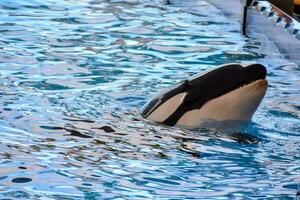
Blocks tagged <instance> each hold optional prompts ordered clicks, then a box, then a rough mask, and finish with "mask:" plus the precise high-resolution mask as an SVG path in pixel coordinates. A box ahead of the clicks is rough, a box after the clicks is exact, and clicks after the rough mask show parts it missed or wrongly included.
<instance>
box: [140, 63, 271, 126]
mask: <svg viewBox="0 0 300 200" xmlns="http://www.w3.org/2000/svg"><path fill="white" fill-rule="evenodd" d="M266 73H267V72H266V68H265V67H264V66H263V65H261V64H253V65H249V66H246V67H243V66H241V65H239V64H229V65H225V66H221V67H219V68H216V69H213V70H211V71H209V72H207V73H204V74H200V75H198V76H195V77H192V78H190V79H187V80H184V81H182V82H180V83H178V84H177V85H175V86H174V87H171V88H169V89H167V90H165V91H163V92H161V93H159V94H158V95H156V96H155V97H154V98H153V99H152V100H151V101H150V102H149V103H148V104H146V105H145V106H144V107H143V108H142V110H141V115H142V116H143V117H144V118H147V117H148V116H149V115H150V114H151V113H152V112H153V111H154V110H155V109H157V108H158V107H159V106H160V105H162V104H163V103H164V102H166V101H167V100H168V99H170V98H172V97H173V96H175V95H177V94H180V93H186V96H185V98H184V100H183V102H182V104H181V105H180V106H179V107H178V108H177V109H176V111H175V112H173V113H172V114H171V115H170V116H169V117H168V118H167V119H166V120H165V121H164V122H163V123H164V124H167V125H170V126H173V125H175V124H176V123H177V122H178V120H179V119H180V118H181V117H182V116H183V115H184V114H185V113H186V112H188V111H190V110H194V109H200V108H201V107H202V106H203V105H204V104H205V103H206V102H208V101H210V100H212V99H215V98H217V97H220V96H222V95H224V94H226V93H228V92H230V91H233V90H235V89H237V88H239V87H241V86H243V85H246V84H249V83H251V82H254V81H256V80H260V79H265V78H266Z"/></svg>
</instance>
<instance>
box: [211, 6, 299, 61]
mask: <svg viewBox="0 0 300 200" xmlns="http://www.w3.org/2000/svg"><path fill="white" fill-rule="evenodd" d="M207 1H208V2H209V3H211V4H212V5H214V6H216V7H217V8H218V9H220V10H221V11H222V12H223V13H224V15H225V16H226V17H228V18H229V19H231V20H237V21H241V23H242V18H243V9H244V1H239V0H226V2H225V1H224V0H207ZM246 18H247V20H246V30H245V33H246V35H247V36H249V37H251V38H259V39H261V41H262V42H263V43H266V44H267V43H268V44H267V46H272V45H270V43H273V44H274V47H275V48H276V49H278V51H279V52H280V53H281V54H282V55H283V56H284V57H285V58H286V59H288V60H289V61H291V62H293V63H295V64H297V65H298V66H299V65H300V59H299V57H300V23H299V22H298V21H297V20H296V19H294V18H293V17H291V16H289V15H288V14H286V13H285V12H283V11H282V10H280V9H278V8H277V7H276V6H274V5H273V4H271V3H269V2H267V1H256V0H254V1H253V2H252V3H251V5H250V6H249V7H248V9H247V16H246ZM241 30H242V29H241ZM268 50H269V51H272V49H270V48H268Z"/></svg>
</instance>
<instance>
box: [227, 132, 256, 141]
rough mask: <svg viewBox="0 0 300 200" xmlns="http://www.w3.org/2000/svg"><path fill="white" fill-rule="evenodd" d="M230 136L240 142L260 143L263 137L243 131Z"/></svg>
mask: <svg viewBox="0 0 300 200" xmlns="http://www.w3.org/2000/svg"><path fill="white" fill-rule="evenodd" d="M229 137H230V139H233V140H234V141H236V142H237V143H239V144H258V143H260V142H261V139H259V138H257V137H255V136H253V135H250V134H248V133H243V132H234V133H231V134H230V135H229Z"/></svg>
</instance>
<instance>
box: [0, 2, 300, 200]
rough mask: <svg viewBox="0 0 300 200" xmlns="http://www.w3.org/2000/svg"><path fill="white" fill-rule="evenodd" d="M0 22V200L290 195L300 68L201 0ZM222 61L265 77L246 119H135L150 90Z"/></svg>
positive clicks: (5, 17)
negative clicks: (230, 124) (253, 65)
mask: <svg viewBox="0 0 300 200" xmlns="http://www.w3.org/2000/svg"><path fill="white" fill-rule="evenodd" d="M0 13H1V18H0V34H1V38H0V89H1V91H0V97H1V98H0V105H1V109H0V130H1V137H0V148H1V152H0V158H1V159H0V163H1V166H0V190H1V192H0V198H2V199H14V198H23V199H106V198H107V199H118V198H119V199H155V198H157V199H185V198H186V199H217V198H219V199H265V198H271V199H273V198H283V199H294V198H295V195H296V193H297V191H298V188H299V183H300V179H299V170H300V169H299V166H300V163H299V160H300V154H299V152H300V145H299V142H300V139H299V132H300V126H299V116H300V104H299V100H300V91H299V83H300V81H299V77H300V70H299V66H297V65H295V64H294V63H290V62H289V61H288V60H285V59H283V58H282V55H280V54H279V53H278V51H277V50H273V49H264V48H265V46H264V42H265V41H263V40H261V39H259V38H244V37H242V36H241V35H240V33H239V29H240V24H239V22H237V21H230V20H228V19H227V18H226V17H225V16H224V15H223V14H222V13H221V11H220V10H218V9H216V8H215V7H213V6H212V5H210V4H209V3H207V2H206V1H200V0H199V1H191V0H188V1H184V2H183V1H174V2H173V4H171V5H165V4H164V3H163V1H162V0H155V1H148V0H146V1H141V0H135V1H117V0H116V1H107V0H94V1H75V0H62V1H59V2H58V1H54V0H45V1H40V0H34V1H28V0H18V1H16V0H14V1H8V0H2V1H1V2H0ZM228 62H242V63H249V62H260V63H263V64H265V65H266V66H267V67H268V69H269V70H268V71H269V74H268V79H269V80H270V88H269V90H268V93H267V95H266V98H265V100H264V101H263V103H262V105H261V107H260V108H259V109H258V111H257V113H256V115H255V116H254V118H253V121H252V123H250V124H247V125H245V126H244V127H241V128H240V129H238V130H234V131H233V132H232V130H231V131H228V130H219V129H218V128H217V127H215V128H214V129H207V128H203V129H195V130H188V129H181V128H176V127H168V126H162V125H159V124H155V123H153V122H150V121H146V120H143V119H142V118H141V117H140V115H139V113H138V109H139V108H140V107H141V106H142V105H143V104H144V103H145V102H146V101H147V99H148V98H150V97H151V96H153V94H154V93H155V92H157V91H159V90H161V89H162V88H164V87H167V86H170V85H172V84H174V83H176V82H177V81H179V80H182V79H184V78H187V77H189V76H191V75H194V74H195V73H198V72H201V71H204V70H206V69H208V68H211V67H215V66H216V65H219V64H224V63H228Z"/></svg>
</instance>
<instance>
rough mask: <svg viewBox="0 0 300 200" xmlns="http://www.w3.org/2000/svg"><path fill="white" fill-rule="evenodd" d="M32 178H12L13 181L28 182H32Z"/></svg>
mask: <svg viewBox="0 0 300 200" xmlns="http://www.w3.org/2000/svg"><path fill="white" fill-rule="evenodd" d="M31 181H32V179H31V178H26V177H21V178H14V179H12V180H11V182H13V183H28V182H31Z"/></svg>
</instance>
